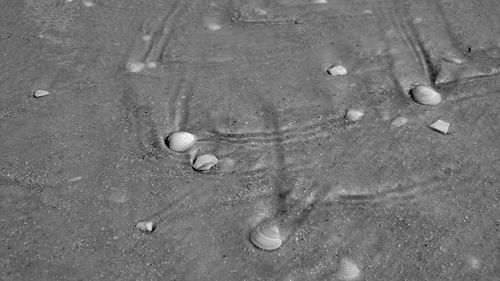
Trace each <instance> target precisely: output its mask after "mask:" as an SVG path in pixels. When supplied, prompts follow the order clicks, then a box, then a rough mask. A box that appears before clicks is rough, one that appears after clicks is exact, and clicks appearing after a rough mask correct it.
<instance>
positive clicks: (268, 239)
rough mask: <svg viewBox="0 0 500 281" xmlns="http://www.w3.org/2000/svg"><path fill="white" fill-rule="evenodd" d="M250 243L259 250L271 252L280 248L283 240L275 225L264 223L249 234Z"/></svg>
mask: <svg viewBox="0 0 500 281" xmlns="http://www.w3.org/2000/svg"><path fill="white" fill-rule="evenodd" d="M250 241H251V242H252V244H254V245H255V246H257V247H258V248H260V249H263V250H267V251H272V250H276V249H278V248H279V247H281V245H282V243H283V238H282V237H281V234H280V229H279V227H278V225H277V224H276V223H274V222H264V223H261V224H259V225H258V226H257V227H256V228H255V229H254V230H253V231H252V232H251V233H250Z"/></svg>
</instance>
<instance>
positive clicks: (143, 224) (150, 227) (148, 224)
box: [135, 221, 156, 233]
mask: <svg viewBox="0 0 500 281" xmlns="http://www.w3.org/2000/svg"><path fill="white" fill-rule="evenodd" d="M135 228H137V229H139V230H140V231H142V232H148V233H151V232H153V231H155V229H156V225H155V223H154V222H152V221H140V222H138V223H136V224H135Z"/></svg>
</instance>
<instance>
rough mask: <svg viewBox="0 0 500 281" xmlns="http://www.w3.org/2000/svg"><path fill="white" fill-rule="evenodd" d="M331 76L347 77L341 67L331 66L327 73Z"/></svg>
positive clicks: (343, 68)
mask: <svg viewBox="0 0 500 281" xmlns="http://www.w3.org/2000/svg"><path fill="white" fill-rule="evenodd" d="M326 72H327V73H328V74H330V75H331V76H344V75H347V69H346V68H345V67H343V66H342V65H337V66H332V67H330V68H329V69H328V70H327V71H326Z"/></svg>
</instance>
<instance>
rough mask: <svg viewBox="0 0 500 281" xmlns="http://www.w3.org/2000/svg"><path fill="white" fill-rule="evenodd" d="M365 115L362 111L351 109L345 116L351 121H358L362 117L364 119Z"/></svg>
mask: <svg viewBox="0 0 500 281" xmlns="http://www.w3.org/2000/svg"><path fill="white" fill-rule="evenodd" d="M363 115H364V113H363V111H362V110H358V109H349V110H347V112H346V114H345V118H346V119H347V120H349V121H358V120H359V119H361V117H363Z"/></svg>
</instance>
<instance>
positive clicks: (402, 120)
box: [391, 116, 408, 128]
mask: <svg viewBox="0 0 500 281" xmlns="http://www.w3.org/2000/svg"><path fill="white" fill-rule="evenodd" d="M407 122H408V119H406V117H402V116H399V117H396V118H394V120H392V122H391V127H393V128H397V127H401V126H403V125H404V124H406V123H407Z"/></svg>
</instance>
